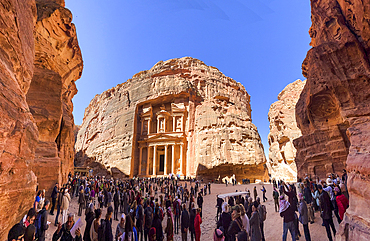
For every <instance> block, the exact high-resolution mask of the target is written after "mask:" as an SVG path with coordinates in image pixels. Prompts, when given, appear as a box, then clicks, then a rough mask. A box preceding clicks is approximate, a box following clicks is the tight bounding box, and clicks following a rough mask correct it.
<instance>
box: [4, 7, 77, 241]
mask: <svg viewBox="0 0 370 241" xmlns="http://www.w3.org/2000/svg"><path fill="white" fill-rule="evenodd" d="M62 6H64V1H47V0H45V1H41V0H40V1H36V2H35V1H34V0H25V1H15V0H10V1H5V2H4V1H3V2H2V4H0V23H1V24H0V25H1V32H0V82H1V85H0V88H1V93H2V95H1V97H0V99H1V100H0V113H1V117H2V118H1V120H0V143H1V145H0V148H1V149H2V150H1V151H0V153H1V154H0V224H1V225H0V240H5V239H6V236H7V232H8V230H9V229H10V228H11V226H13V225H14V224H15V223H16V222H19V221H20V219H21V217H23V215H24V214H25V213H26V212H27V211H28V209H29V208H30V207H32V204H33V201H34V197H35V190H36V185H37V184H38V185H39V188H41V189H43V188H45V189H48V188H49V187H50V185H53V184H54V183H55V181H58V180H60V181H62V177H63V176H65V175H67V174H68V172H69V170H70V168H71V166H72V165H73V143H74V141H73V125H74V124H73V117H72V103H71V99H72V97H73V95H74V94H75V93H76V88H75V85H74V81H75V80H77V79H78V78H79V76H80V74H81V70H82V58H81V53H80V51H79V48H78V45H77V39H76V35H75V29H74V26H73V24H71V14H70V12H69V11H68V10H66V9H64V8H63V7H62ZM63 29H64V30H65V31H64V32H63ZM51 35H52V36H51ZM71 133H72V134H71ZM70 134H71V135H70ZM70 137H71V138H70ZM46 167H49V168H47V169H46ZM55 167H59V168H55ZM40 168H42V169H40ZM51 170H53V171H54V172H52V171H51ZM35 174H36V175H35ZM47 191H49V190H47ZM9 210H11V212H10V211H9Z"/></svg>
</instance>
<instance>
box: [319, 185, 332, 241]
mask: <svg viewBox="0 0 370 241" xmlns="http://www.w3.org/2000/svg"><path fill="white" fill-rule="evenodd" d="M317 189H318V190H319V192H320V208H321V215H320V216H321V218H322V220H323V224H324V226H325V229H326V234H327V236H328V239H329V241H332V240H333V237H332V235H331V231H330V227H331V229H332V231H333V234H334V236H335V234H336V232H337V231H336V229H335V226H334V223H333V216H332V215H333V212H332V210H333V209H334V208H333V205H332V203H331V200H330V196H329V194H328V193H327V192H326V191H324V190H323V187H322V186H321V185H320V184H319V185H317Z"/></svg>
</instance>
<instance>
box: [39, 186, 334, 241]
mask: <svg viewBox="0 0 370 241" xmlns="http://www.w3.org/2000/svg"><path fill="white" fill-rule="evenodd" d="M254 186H257V190H258V195H259V196H260V197H261V199H262V192H261V188H262V185H260V184H249V185H236V186H232V185H229V186H228V187H226V186H225V185H224V184H212V186H211V194H210V195H206V196H204V197H203V198H204V203H203V223H202V225H201V230H202V235H201V240H204V241H212V240H213V231H214V229H215V227H216V223H215V216H216V208H215V206H216V195H217V194H223V193H230V192H235V191H236V190H237V191H245V190H246V189H249V190H250V191H251V193H252V192H253V187H254ZM265 187H266V189H267V193H266V197H267V198H268V200H267V201H266V202H265V203H263V204H264V205H266V208H267V219H266V221H265V226H264V231H265V239H266V240H267V241H270V240H271V241H274V240H282V232H283V220H282V218H281V217H280V215H279V213H278V212H275V210H274V202H273V200H272V185H271V184H265ZM187 207H188V205H187ZM69 212H72V213H75V214H77V213H78V204H77V198H73V199H72V202H71V205H70V208H69ZM105 213H106V208H104V209H103V215H102V217H105ZM55 214H56V212H54V216H51V215H49V217H48V220H49V221H51V224H50V226H49V229H48V230H47V233H46V240H51V239H52V235H53V233H54V232H55V231H56V229H57V227H55V226H54V221H55ZM78 218H81V220H82V221H83V222H84V223H85V215H84V214H83V215H82V216H81V217H78V216H77V215H76V220H77V219H78ZM59 219H60V220H61V216H59ZM333 220H334V224H335V226H336V228H337V229H338V222H337V220H336V218H333ZM117 224H118V221H113V225H112V227H113V231H114V232H115V231H116V227H117ZM321 224H322V220H321V218H320V215H319V213H318V212H316V213H315V223H313V224H309V229H310V233H311V240H312V241H321V240H328V238H327V236H326V231H325V227H324V226H322V225H321ZM162 225H163V229H164V228H165V227H166V219H164V221H163V223H162ZM299 228H300V232H301V235H302V237H301V238H300V240H305V238H304V232H303V226H302V225H301V224H300V225H299ZM83 231H84V227H83V230H82V233H83ZM179 232H180V231H179ZM165 240H166V239H165ZM175 240H176V241H177V240H181V234H179V235H175ZM188 240H190V234H188ZM287 240H291V237H290V233H288V239H287Z"/></svg>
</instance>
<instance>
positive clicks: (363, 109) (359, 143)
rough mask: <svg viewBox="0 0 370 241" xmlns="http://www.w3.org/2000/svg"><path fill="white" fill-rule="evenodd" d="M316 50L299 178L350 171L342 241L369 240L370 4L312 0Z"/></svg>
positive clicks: (303, 108)
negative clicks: (348, 200) (306, 174)
mask: <svg viewBox="0 0 370 241" xmlns="http://www.w3.org/2000/svg"><path fill="white" fill-rule="evenodd" d="M311 9H312V17H311V19H312V27H311V29H310V36H311V38H312V41H311V46H312V49H311V50H309V52H308V53H307V57H306V59H305V61H304V63H303V66H302V69H303V74H304V75H305V76H306V77H307V83H306V86H305V88H304V90H303V92H302V94H301V97H300V99H299V101H298V103H297V106H296V118H297V123H298V127H299V128H300V129H301V131H302V137H300V138H298V139H297V140H296V141H295V142H294V144H295V146H296V148H297V157H296V163H297V168H298V176H302V175H303V174H304V173H308V174H310V175H312V176H318V177H320V178H324V177H325V174H326V173H328V172H337V173H340V172H341V169H342V168H347V170H348V171H349V178H348V188H349V194H350V207H349V209H348V210H347V213H346V215H345V217H344V221H343V222H342V224H341V225H340V230H339V234H338V233H337V237H336V239H337V240H370V219H369V217H370V209H369V208H368V207H369V205H370V194H369V193H370V192H369V191H368V190H369V186H370V185H369V184H370V179H369V173H370V166H369V163H370V162H369V159H370V154H369V153H370V152H369V151H370V150H369V149H370V145H369V144H370V143H369V138H368V137H369V134H370V133H369V126H370V98H369V96H370V65H369V53H370V52H369V44H370V26H369V24H370V21H369V20H370V1H368V0H366V1H359V0H340V1H331V0H312V1H311Z"/></svg>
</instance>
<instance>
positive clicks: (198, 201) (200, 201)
mask: <svg viewBox="0 0 370 241" xmlns="http://www.w3.org/2000/svg"><path fill="white" fill-rule="evenodd" d="M197 204H198V208H200V217H202V213H203V211H202V209H203V197H202V194H201V193H199V195H198V198H197Z"/></svg>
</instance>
